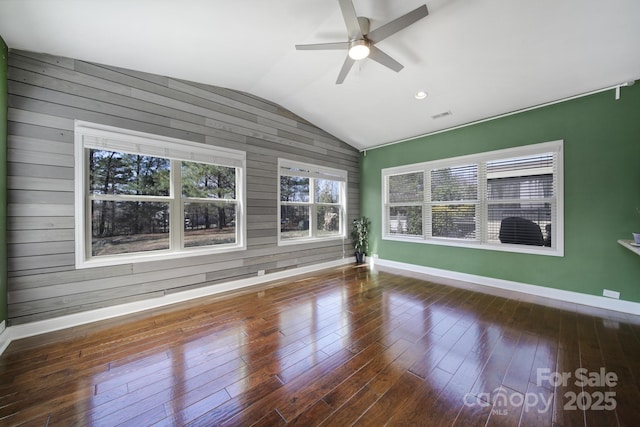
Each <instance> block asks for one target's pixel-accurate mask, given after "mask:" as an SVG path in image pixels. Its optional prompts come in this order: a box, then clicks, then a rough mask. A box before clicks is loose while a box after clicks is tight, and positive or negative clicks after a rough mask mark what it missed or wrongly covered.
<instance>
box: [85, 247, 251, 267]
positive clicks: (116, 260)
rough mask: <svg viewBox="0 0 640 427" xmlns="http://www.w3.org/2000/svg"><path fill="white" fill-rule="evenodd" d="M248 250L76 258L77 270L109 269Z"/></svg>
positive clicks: (229, 248) (204, 250) (226, 249)
mask: <svg viewBox="0 0 640 427" xmlns="http://www.w3.org/2000/svg"><path fill="white" fill-rule="evenodd" d="M244 250H246V247H245V246H233V247H229V246H227V247H225V248H207V249H191V250H185V251H181V252H169V251H167V252H162V253H158V252H154V253H153V254H145V253H135V254H121V255H105V256H102V257H99V258H91V259H88V260H85V259H78V257H76V269H77V270H80V269H84V268H94V267H109V266H114V265H123V264H137V263H142V262H155V261H167V260H172V259H181V258H190V257H196V256H206V255H217V254H226V253H229V252H237V251H244Z"/></svg>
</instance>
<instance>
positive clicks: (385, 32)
mask: <svg viewBox="0 0 640 427" xmlns="http://www.w3.org/2000/svg"><path fill="white" fill-rule="evenodd" d="M428 14H429V10H428V9H427V5H426V4H423V5H422V6H420V7H419V8H417V9H414V10H412V11H411V12H409V13H407V14H404V15H402V16H401V17H399V18H397V19H394V20H393V21H391V22H388V23H386V24H384V25H383V26H382V27H379V28H376V29H375V30H373V31H371V32H370V33H369V34H367V38H368V39H369V40H370V41H372V42H373V43H377V42H379V41H381V40H384V39H386V38H387V37H389V36H390V35H392V34H395V33H397V32H398V31H400V30H402V29H403V28H406V27H408V26H409V25H411V24H413V23H414V22H416V21H419V20H420V19H422V18H424V17H425V16H427V15H428Z"/></svg>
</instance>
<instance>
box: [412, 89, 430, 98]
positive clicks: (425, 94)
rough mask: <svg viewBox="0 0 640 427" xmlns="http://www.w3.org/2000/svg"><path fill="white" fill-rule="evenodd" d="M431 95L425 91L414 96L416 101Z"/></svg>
mask: <svg viewBox="0 0 640 427" xmlns="http://www.w3.org/2000/svg"><path fill="white" fill-rule="evenodd" d="M428 95H429V94H428V93H427V92H425V91H424V90H421V91H420V92H416V94H415V95H413V96H414V97H415V98H416V99H425V98H426V97H427V96H428Z"/></svg>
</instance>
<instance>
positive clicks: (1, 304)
mask: <svg viewBox="0 0 640 427" xmlns="http://www.w3.org/2000/svg"><path fill="white" fill-rule="evenodd" d="M8 56H9V52H8V49H7V45H6V43H5V42H4V40H2V37H0V322H2V321H3V320H7V60H8Z"/></svg>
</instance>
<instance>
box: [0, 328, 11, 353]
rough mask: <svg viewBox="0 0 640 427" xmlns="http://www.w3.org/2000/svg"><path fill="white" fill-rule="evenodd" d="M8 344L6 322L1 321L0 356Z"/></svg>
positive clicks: (9, 340) (9, 341)
mask: <svg viewBox="0 0 640 427" xmlns="http://www.w3.org/2000/svg"><path fill="white" fill-rule="evenodd" d="M10 343H11V339H9V331H7V328H6V322H5V321H4V320H3V321H2V323H0V354H2V352H3V351H4V350H5V349H6V348H7V347H8V346H9V344H10Z"/></svg>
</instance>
